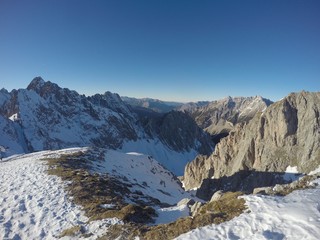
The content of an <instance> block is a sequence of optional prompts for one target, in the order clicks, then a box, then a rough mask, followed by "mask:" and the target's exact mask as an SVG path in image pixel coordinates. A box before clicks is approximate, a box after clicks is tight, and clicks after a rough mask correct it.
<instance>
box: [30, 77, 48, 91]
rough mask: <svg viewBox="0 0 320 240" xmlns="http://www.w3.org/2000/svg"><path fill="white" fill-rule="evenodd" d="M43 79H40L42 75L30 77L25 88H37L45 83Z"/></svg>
mask: <svg viewBox="0 0 320 240" xmlns="http://www.w3.org/2000/svg"><path fill="white" fill-rule="evenodd" d="M45 83H46V82H45V81H44V80H43V79H42V77H35V78H34V79H32V81H31V82H30V83H29V85H28V87H27V89H28V90H34V91H36V90H39V89H41V88H42V87H43V86H44V85H45Z"/></svg>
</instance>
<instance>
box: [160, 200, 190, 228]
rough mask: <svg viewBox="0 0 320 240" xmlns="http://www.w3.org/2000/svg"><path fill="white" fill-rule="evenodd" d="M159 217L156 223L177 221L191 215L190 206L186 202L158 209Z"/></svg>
mask: <svg viewBox="0 0 320 240" xmlns="http://www.w3.org/2000/svg"><path fill="white" fill-rule="evenodd" d="M156 211H157V214H158V218H157V219H156V222H155V223H154V225H157V224H164V223H170V222H174V221H176V220H177V219H178V218H181V217H187V216H189V212H190V211H189V207H188V206H187V205H186V204H183V205H180V206H174V207H168V208H160V209H157V210H156Z"/></svg>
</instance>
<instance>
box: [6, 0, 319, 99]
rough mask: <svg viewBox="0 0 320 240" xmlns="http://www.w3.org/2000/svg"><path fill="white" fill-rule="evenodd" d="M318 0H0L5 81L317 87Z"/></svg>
mask: <svg viewBox="0 0 320 240" xmlns="http://www.w3.org/2000/svg"><path fill="white" fill-rule="evenodd" d="M319 12H320V1H318V0H305V1H303V0H290V1H289V0H288V1H282V0H269V1H263V0H251V1H247V0H243V1H238V0H237V1H231V0H220V1H218V0H215V1H214V0H212V1H205V0H203V1H196V0H194V1H189V0H180V1H179V0H176V1H175V0H158V1H155V0H136V1H132V0H130V1H129V0H128V1H122V0H114V1H111V0H106V1H104V0H101V1H89V0H86V1H84V0H64V1H62V0H61V1H53V0H51V1H49V0H41V1H40V0H39V1H34V0H29V1H18V0H0V83H1V84H0V88H2V87H4V88H6V89H8V90H11V89H13V88H16V89H17V88H25V87H26V86H27V85H28V83H29V82H30V81H31V80H32V79H33V78H34V77H35V76H42V77H43V78H44V79H45V80H49V81H52V82H55V83H57V84H59V85H60V86H62V87H68V88H71V89H74V90H77V91H78V92H80V93H84V94H87V95H91V94H94V93H103V92H105V91H112V92H117V93H119V94H120V95H123V96H133V97H153V98H158V99H163V100H176V101H197V100H213V99H219V98H222V97H224V96H228V95H230V96H253V95H262V96H264V97H266V98H270V99H272V100H278V99H280V98H282V97H284V96H285V95H287V94H289V93H290V92H293V91H300V90H303V89H304V90H307V91H319V90H320V14H319Z"/></svg>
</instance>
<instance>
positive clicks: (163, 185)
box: [91, 150, 190, 204]
mask: <svg viewBox="0 0 320 240" xmlns="http://www.w3.org/2000/svg"><path fill="white" fill-rule="evenodd" d="M91 171H93V172H98V173H102V174H105V173H107V174H108V175H110V176H114V177H116V178H117V179H118V180H120V181H123V182H124V183H130V184H131V185H132V187H130V191H131V192H137V191H140V192H141V193H142V194H141V200H143V199H144V198H146V197H152V198H156V199H158V200H159V201H160V202H161V203H167V204H176V203H177V202H179V201H180V200H181V199H182V198H188V197H190V194H189V193H187V192H185V191H184V190H183V189H182V186H181V184H180V182H179V180H178V179H177V178H176V177H175V176H174V175H173V174H172V173H171V172H170V171H168V170H167V169H165V168H164V167H163V166H161V165H160V164H159V163H158V162H157V161H156V160H155V159H153V157H151V156H147V155H143V154H141V153H136V152H128V153H121V152H118V151H114V150H107V151H105V152H104V160H103V161H96V162H94V167H93V169H92V170H91ZM129 197H131V196H129ZM128 200H129V201H130V199H128Z"/></svg>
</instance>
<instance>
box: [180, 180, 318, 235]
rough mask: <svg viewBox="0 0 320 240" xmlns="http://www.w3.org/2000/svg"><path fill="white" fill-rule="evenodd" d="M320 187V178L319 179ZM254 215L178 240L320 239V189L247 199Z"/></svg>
mask: <svg viewBox="0 0 320 240" xmlns="http://www.w3.org/2000/svg"><path fill="white" fill-rule="evenodd" d="M315 182H317V183H318V184H320V179H318V180H316V181H315ZM243 198H244V199H245V200H246V202H247V205H248V207H249V210H250V212H249V213H244V214H241V215H240V216H239V217H237V218H234V219H232V220H231V221H229V222H225V223H222V224H219V225H211V226H206V227H202V228H199V229H195V230H193V231H191V232H188V233H186V234H183V235H181V236H180V237H178V238H177V239H179V240H180V239H181V240H182V239H183V240H186V239H201V240H205V239H232V240H233V239H234V240H235V239H246V240H248V239H252V240H259V239H274V240H281V239H288V240H289V239H290V240H291V239H298V240H302V239H310V240H311V239H314V240H318V239H320V186H319V185H318V186H317V187H316V188H315V189H307V190H298V191H294V192H293V193H291V194H289V195H287V196H285V197H272V196H261V195H248V196H244V197H243Z"/></svg>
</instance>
